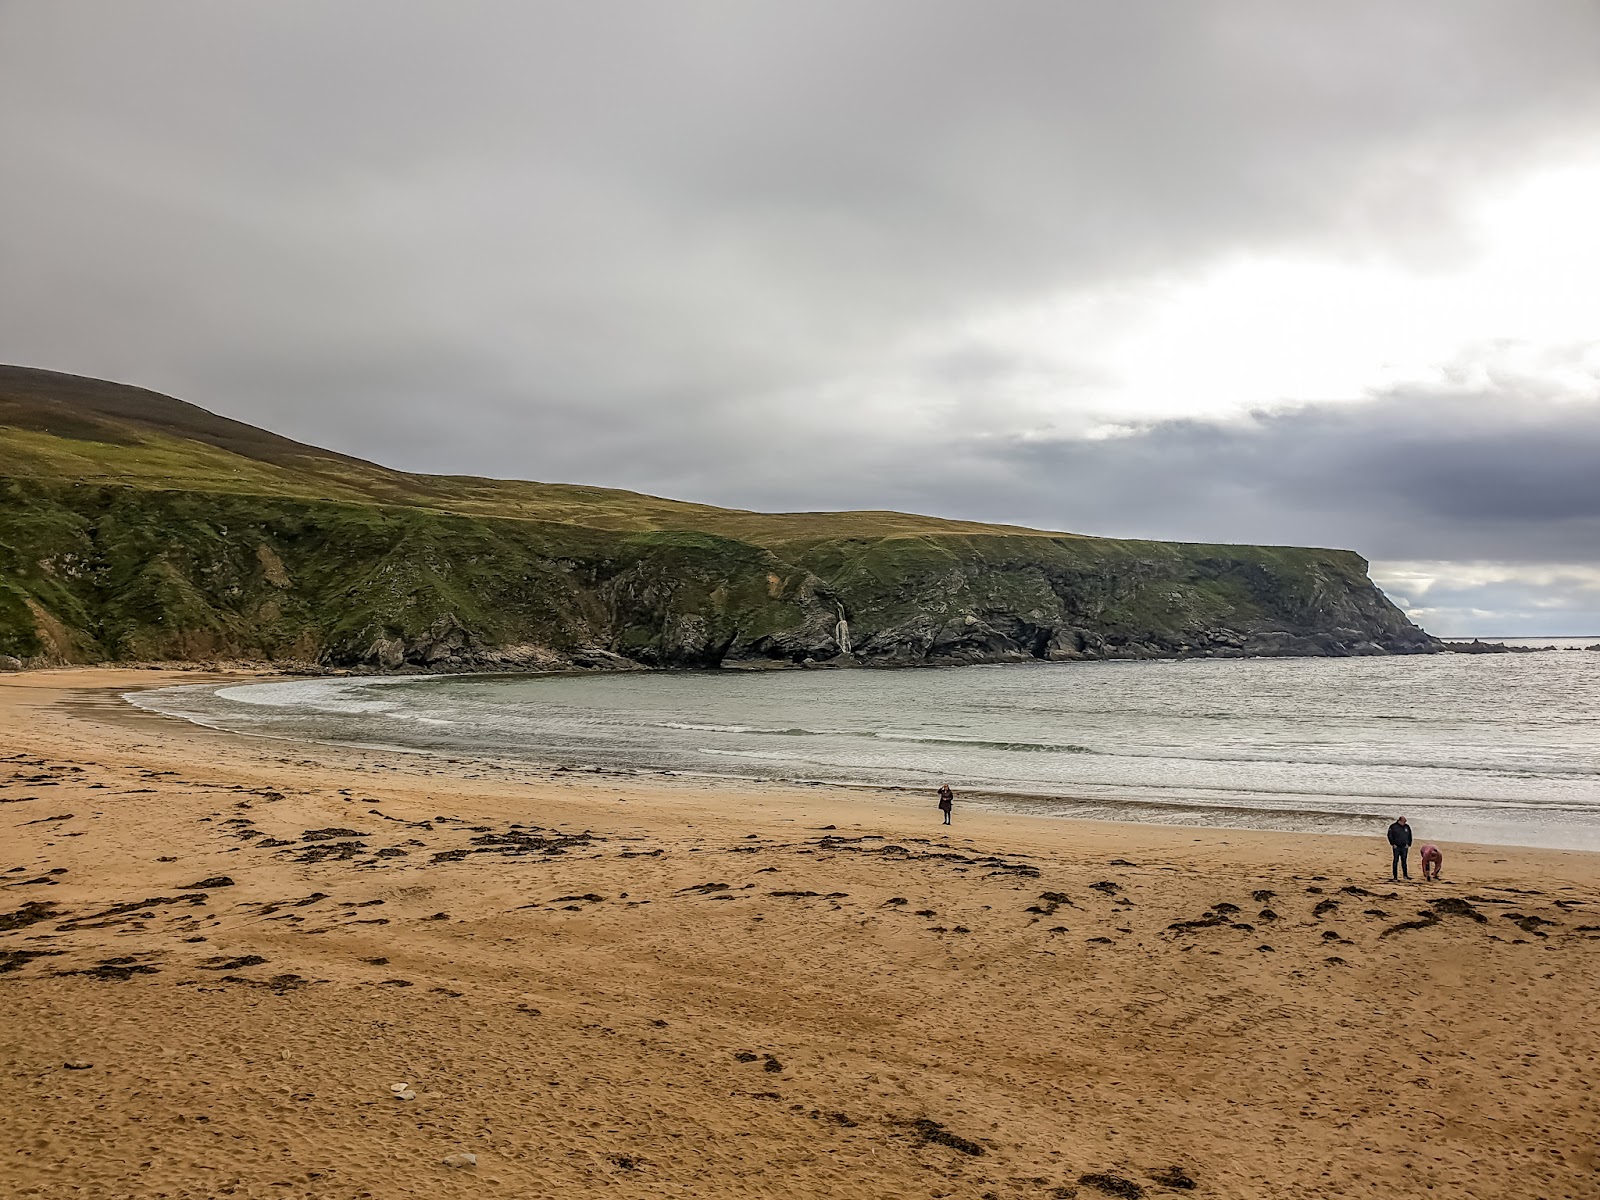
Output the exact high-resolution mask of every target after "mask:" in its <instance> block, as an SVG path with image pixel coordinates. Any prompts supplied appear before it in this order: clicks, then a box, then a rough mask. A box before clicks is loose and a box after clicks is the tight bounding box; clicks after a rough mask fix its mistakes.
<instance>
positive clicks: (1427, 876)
mask: <svg viewBox="0 0 1600 1200" xmlns="http://www.w3.org/2000/svg"><path fill="white" fill-rule="evenodd" d="M1443 869H1444V855H1443V854H1441V853H1439V847H1437V846H1424V847H1423V848H1422V878H1423V879H1424V880H1433V881H1437V880H1438V878H1439V872H1440V871H1441V870H1443Z"/></svg>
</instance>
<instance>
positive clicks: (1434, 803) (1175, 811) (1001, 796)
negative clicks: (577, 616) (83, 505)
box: [125, 664, 1600, 854]
mask: <svg viewBox="0 0 1600 1200" xmlns="http://www.w3.org/2000/svg"><path fill="white" fill-rule="evenodd" d="M999 665H1005V664H999ZM678 673H682V672H678ZM485 674H486V673H476V672H470V673H466V674H436V675H388V676H352V677H346V678H351V679H354V680H357V681H361V682H365V681H367V680H369V679H384V680H394V681H397V682H398V681H416V680H422V679H474V678H478V677H480V675H485ZM493 674H497V675H500V676H501V677H503V678H512V679H516V678H540V677H545V676H555V675H572V674H578V675H582V674H585V673H583V672H577V673H573V672H536V673H528V672H497V673H493ZM589 674H593V672H590V673H589ZM324 678H327V677H324V676H303V675H297V674H281V673H275V672H271V671H265V670H264V671H262V672H261V673H260V674H259V675H250V676H246V677H243V678H239V679H230V681H229V682H230V684H231V683H236V682H237V683H247V684H248V683H276V682H286V683H287V682H315V681H318V680H321V679H324ZM168 686H174V685H172V684H170V683H165V682H164V683H162V684H159V685H145V686H141V687H139V688H137V689H130V690H129V692H128V693H127V694H125V699H126V703H127V705H128V706H131V707H133V708H136V709H139V710H141V711H143V712H146V713H150V714H153V715H156V716H160V717H164V718H167V719H171V720H175V721H178V722H181V723H185V724H189V725H192V726H195V727H199V728H204V729H210V730H213V731H215V732H218V733H227V734H231V735H233V736H237V737H243V738H257V739H263V740H266V741H274V742H282V743H285V744H289V745H304V746H323V747H327V748H330V749H340V748H342V749H347V750H361V751H367V752H371V753H389V754H407V755H416V756H419V757H424V758H431V759H435V760H438V761H444V762H449V761H452V760H467V759H470V760H471V761H474V762H480V763H486V764H488V763H492V764H494V765H495V766H496V767H497V768H498V769H508V770H515V769H522V768H531V769H534V770H540V771H564V772H576V773H593V772H600V773H602V774H606V775H613V776H617V777H621V778H636V779H640V780H646V781H648V780H653V779H657V778H668V777H671V778H678V779H680V780H685V781H698V782H699V783H700V784H701V785H702V786H705V787H708V788H729V787H731V788H736V789H746V790H749V789H756V790H768V789H777V790H779V791H783V790H786V789H789V790H792V789H797V788H798V789H806V790H807V791H815V790H816V789H833V790H837V791H840V792H844V793H849V794H852V795H857V796H865V797H867V798H869V799H871V798H873V797H877V798H879V799H887V798H889V797H893V796H906V795H924V794H930V789H929V787H928V786H926V785H923V784H918V783H909V782H908V783H893V782H882V781H872V780H865V779H849V778H835V779H826V778H804V777H790V778H783V777H778V778H774V777H772V776H762V775H741V774H736V773H733V772H729V771H719V770H714V769H709V768H684V767H681V766H679V767H675V768H673V769H672V770H670V771H667V770H664V769H663V770H654V769H651V768H648V767H641V766H638V765H637V764H633V763H619V762H605V761H595V760H593V759H592V758H585V757H583V756H582V755H581V754H571V755H567V756H564V757H559V758H541V757H537V756H536V755H532V754H529V755H519V754H516V753H513V752H483V751H478V750H474V749H472V748H462V749H449V748H436V747H428V746H415V745H406V744H403V743H399V742H388V743H386V742H380V741H372V742H357V741H340V740H337V739H331V738H317V737H309V736H297V735H294V734H284V733H275V732H270V731H267V730H256V729H235V728H230V727H229V726H228V725H227V724H224V723H221V722H218V721H213V720H208V719H206V718H205V717H204V716H203V715H196V714H192V713H187V712H181V711H167V710H164V709H162V708H159V707H154V706H147V705H144V704H140V703H139V702H138V701H137V700H135V699H132V693H133V692H160V691H162V690H164V689H165V688H166V687H168ZM176 686H189V687H199V688H207V687H213V686H215V685H211V684H207V683H192V682H191V683H187V684H184V683H179V684H177V685H176ZM1242 761H1244V762H1246V763H1247V764H1251V765H1254V764H1255V763H1256V762H1257V761H1258V760H1253V759H1245V760H1242ZM957 782H958V790H959V795H960V797H961V800H962V802H963V805H964V806H975V807H977V808H979V809H982V810H984V811H989V812H995V813H1001V812H1004V813H1011V814H1014V815H1017V816H1024V817H1033V818H1037V819H1040V820H1046V821H1061V820H1066V821H1089V822H1102V823H1112V824H1117V825H1152V826H1157V827H1166V828H1172V829H1176V830H1183V829H1215V830H1222V831H1232V832H1238V833H1247V832H1270V833H1283V834H1290V835H1294V836H1307V835H1309V836H1315V837H1330V836H1347V837H1358V838H1359V837H1367V836H1381V834H1382V831H1383V828H1384V827H1386V826H1387V824H1388V822H1389V821H1390V820H1391V819H1392V814H1393V813H1395V812H1400V811H1406V812H1409V813H1416V814H1419V818H1420V819H1422V820H1424V821H1426V820H1427V819H1428V817H1430V816H1433V815H1434V812H1433V810H1435V809H1437V808H1439V807H1441V806H1443V807H1449V806H1456V805H1460V806H1466V805H1469V804H1471V803H1473V802H1472V801H1470V800H1467V799H1462V798H1457V797H1449V796H1421V795H1419V796H1412V797H1401V796H1395V797H1383V796H1378V795H1365V794H1361V795H1350V796H1341V795H1338V794H1333V793H1323V792H1314V791H1307V792H1303V793H1300V792H1294V791H1260V792H1256V793H1254V795H1256V796H1259V797H1261V798H1262V802H1258V803H1254V804H1252V803H1250V802H1247V801H1245V800H1243V799H1241V798H1239V797H1238V796H1236V795H1227V794H1220V795H1219V794H1207V792H1208V790H1207V789H1205V788H1201V787H1169V789H1168V790H1170V791H1172V792H1174V795H1173V796H1171V797H1168V796H1162V795H1157V796H1139V797H1134V796H1130V795H1119V794H1116V789H1114V788H1112V787H1109V786H1106V785H1096V786H1099V787H1100V788H1101V794H1093V793H1090V794H1083V793H1072V792H1065V791H1061V792H1052V791H1029V790H1024V789H1021V788H1007V787H1005V786H1003V785H995V784H992V783H982V782H978V783H974V782H970V781H969V782H966V783H964V784H962V783H959V781H957ZM1149 786H1151V787H1153V786H1154V785H1149ZM1202 796H1203V797H1204V798H1203V799H1201V798H1196V797H1202ZM1297 797H1303V798H1304V799H1306V800H1311V801H1322V802H1324V804H1325V805H1327V804H1344V805H1347V806H1348V807H1338V808H1335V807H1326V806H1324V807H1317V806H1315V805H1308V806H1304V807H1296V806H1295V800H1296V798H1297ZM1267 800H1270V801H1272V803H1265V801H1267ZM1379 802H1383V803H1385V804H1386V805H1387V806H1388V807H1387V808H1385V809H1380V810H1379V811H1377V812H1372V811H1362V810H1361V809H1360V807H1359V806H1360V805H1361V804H1363V803H1366V804H1368V805H1370V806H1373V807H1376V805H1377V804H1378V803H1379ZM1552 811H1557V810H1556V809H1554V808H1552V807H1551V806H1549V805H1531V804H1514V803H1510V802H1506V803H1504V804H1502V805H1500V806H1498V807H1485V808H1484V809H1483V810H1482V811H1481V813H1479V814H1477V815H1478V816H1479V818H1480V819H1479V820H1478V821H1476V822H1475V823H1476V824H1477V826H1478V829H1477V830H1476V831H1475V832H1478V833H1480V834H1485V833H1488V832H1489V829H1491V828H1494V827H1496V826H1498V827H1499V828H1500V829H1502V830H1504V831H1505V832H1506V834H1507V836H1505V837H1502V838H1500V839H1494V838H1489V837H1483V836H1480V837H1473V836H1470V834H1468V835H1463V834H1461V833H1460V832H1458V830H1459V828H1460V820H1459V817H1458V818H1457V819H1456V821H1454V822H1452V821H1451V818H1449V817H1446V818H1445V824H1444V826H1443V830H1444V831H1443V832H1435V833H1430V834H1429V837H1428V838H1427V839H1423V840H1433V841H1436V842H1439V843H1442V844H1444V845H1446V846H1477V847H1485V848H1487V847H1499V848H1503V849H1504V848H1512V849H1517V848H1521V849H1551V850H1573V851H1577V852H1581V853H1590V854H1600V844H1596V845H1591V846H1583V845H1575V844H1557V845H1551V844H1550V843H1549V842H1548V841H1546V842H1539V841H1533V842H1528V841H1522V840H1517V838H1518V837H1519V836H1521V837H1537V836H1538V835H1539V834H1540V833H1541V832H1542V831H1541V830H1539V829H1537V828H1534V829H1525V830H1520V831H1519V830H1518V828H1517V826H1516V822H1515V820H1507V819H1506V818H1510V817H1512V816H1513V815H1514V814H1515V813H1518V812H1543V813H1549V812H1552ZM1574 811H1576V812H1579V813H1584V812H1586V810H1584V809H1577V810H1574ZM1185 817H1186V818H1187V819H1183V818H1185ZM1496 818H1500V820H1496ZM1469 823H1471V822H1469ZM1351 825H1366V826H1369V828H1368V829H1367V830H1366V831H1364V832H1363V831H1357V830H1352V829H1351V828H1349V827H1350V826H1351ZM1590 836H1591V837H1592V836H1593V835H1592V833H1591V835H1590Z"/></svg>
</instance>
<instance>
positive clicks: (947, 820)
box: [939, 808, 950, 825]
mask: <svg viewBox="0 0 1600 1200" xmlns="http://www.w3.org/2000/svg"><path fill="white" fill-rule="evenodd" d="M939 811H940V812H942V813H944V823H945V824H946V825H948V824H950V810H949V809H948V808H941V809H940V810H939Z"/></svg>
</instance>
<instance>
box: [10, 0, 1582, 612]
mask: <svg viewBox="0 0 1600 1200" xmlns="http://www.w3.org/2000/svg"><path fill="white" fill-rule="evenodd" d="M1597 64H1600V2H1596V0H1539V2H1538V3H1527V2H1526V0H1494V2H1486V0H1406V2H1405V3H1395V2H1394V0H1378V2H1370V3H1369V2H1364V0H1341V2H1340V3H1338V4H1330V3H1324V2H1321V0H1316V2H1306V3H1297V2H1295V0H1253V2H1226V0H1218V2H1208V0H1170V2H1160V0H1136V2H1127V3H1124V2H1114V0H1096V2H1095V3H1085V2H1076V0H1037V2H1017V0H982V2H978V0H971V2H963V3H956V2H954V0H786V2H783V3H777V2H767V0H726V2H700V0H672V2H670V3H660V2H656V0H629V2H620V0H583V2H582V3H567V2H563V3H541V2H538V0H515V2H506V3H471V2H463V0H451V2H450V3H440V2H434V3H407V2H404V0H367V2H361V0H340V2H339V3H336V4H329V3H326V2H325V0H304V2H299V0H257V2H254V3H251V2H249V0H233V2H230V3H216V2H215V0H190V2H181V3H180V2H165V0H141V2H140V3H137V4H131V3H126V2H125V0H99V2H92V0H0V164H3V168H0V169H3V171H4V177H3V178H4V185H3V186H0V361H6V362H15V363H23V364H27V365H32V366H41V367H50V368H55V369H58V370H64V371H71V372H76V373H79V374H87V375H96V376H103V377H107V378H112V379H118V380H123V381H126V382H131V383H138V384H141V385H143V386H146V387H152V388H155V389H157V390H160V391H165V392H169V393H171V394H174V395H177V396H181V397H183V398H185V399H188V400H192V401H194V402H196V403H198V404H201V405H203V406H205V407H207V408H210V409H213V410H214V411H217V412H222V413H226V414H228V415H230V416H234V417H238V418H240V419H243V420H247V421H250V422H253V423H255V424H259V425H264V426H267V427H269V428H272V429H274V430H277V431H279V432H282V433H286V434H289V435H290V436H294V437H298V438H301V439H303V440H306V441H310V442H314V443H318V444H322V445H326V446H331V447H334V448H336V449H339V450H343V451H346V452H349V453H353V454H358V455H361V456H364V457H368V458H374V459H377V460H378V461H381V462H384V463H386V464H389V465H391V466H397V467H402V468H407V469H411V470H419V471H435V472H466V473H474V474H488V475H502V476H515V477H522V478H533V479H546V480H566V481H581V482H588V483H598V484H607V485H611V486H618V487H628V488H635V489H638V490H641V491H647V492H653V493H657V494H664V495H670V496H676V497H681V498H686V499H696V500H704V501H710V502H713V503H719V504H727V505H735V506H739V507H749V508H780V509H821V508H851V507H868V508H900V509H909V510H915V511H923V512H932V513H938V514H941V515H946V516H953V517H971V518H980V519H988V520H1000V521H1015V522H1021V523H1025V524H1031V525H1036V526H1041V527H1046V528H1056V529H1069V530H1074V531H1079V532H1086V533H1098V534H1107V535H1118V536H1140V537H1158V538H1181V539H1188V540H1206V541H1242V542H1253V541H1273V542H1292V543H1304V544H1315V545H1333V546H1342V547H1349V548H1352V549H1355V550H1358V551H1360V552H1361V553H1363V554H1365V555H1367V556H1368V557H1369V558H1371V559H1372V560H1373V561H1374V575H1375V576H1376V577H1377V578H1378V579H1379V580H1380V582H1382V583H1383V584H1384V585H1385V586H1386V587H1387V588H1388V590H1389V591H1390V594H1391V595H1392V596H1394V597H1395V598H1396V599H1397V600H1399V601H1400V602H1402V603H1403V604H1405V605H1406V606H1407V607H1409V608H1410V609H1411V610H1412V611H1413V613H1414V615H1416V616H1417V617H1418V619H1419V620H1420V621H1421V622H1422V623H1423V624H1424V625H1425V626H1426V627H1427V628H1429V629H1431V630H1432V631H1434V632H1436V633H1442V634H1462V633H1469V634H1470V633H1483V634H1514V633H1519V632H1527V633H1537V632H1550V633H1576V634H1589V633H1594V634H1600V469H1596V467H1597V464H1600V221H1597V219H1596V216H1595V214H1596V213H1600V65H1597Z"/></svg>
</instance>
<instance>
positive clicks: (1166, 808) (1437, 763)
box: [129, 649, 1600, 850]
mask: <svg viewBox="0 0 1600 1200" xmlns="http://www.w3.org/2000/svg"><path fill="white" fill-rule="evenodd" d="M129 699H130V700H131V701H133V702H134V703H135V704H138V705H139V706H141V707H144V708H148V709H152V710H155V711H158V712H163V713H168V714H171V715H174V716H181V717H186V718H188V719H190V720H193V721H197V722H199V723H202V724H206V725H210V726H214V727H218V728H222V729H228V730H234V731H238V732H242V733H252V734H263V735H270V736H276V737H286V738H293V739H303V740H311V741H320V742H333V743H344V744H352V745H363V746H381V747H393V748H398V749H405V750H414V751H431V752H435V753H442V754H445V755H448V756H450V757H455V758H493V759H498V760H502V761H527V762H538V763H545V764H549V763H557V764H563V765H569V766H600V767H604V768H610V769H620V770H630V771H639V772H663V771H667V772H675V773H680V774H682V773H701V774H714V775H727V776H735V777H742V778H750V779H760V780H773V781H788V782H825V783H833V784H862V785H871V786H879V787H884V786H888V787H897V788H909V789H915V790H919V791H925V792H927V793H928V796H929V797H930V799H929V803H930V804H931V803H932V799H931V797H932V794H933V791H934V789H936V788H937V787H938V785H939V784H940V783H941V782H948V783H949V784H950V785H951V786H952V787H953V788H954V789H955V790H956V793H957V796H958V803H959V804H979V805H983V806H987V807H995V808H1003V809H1013V810H1026V811H1031V812H1041V813H1049V814H1056V815H1061V816H1076V817H1094V818H1100V819H1111V820H1136V821H1150V822H1158V823H1162V824H1167V825H1192V826H1223V827H1241V828H1266V829H1282V830H1301V831H1308V832H1310V831H1328V832H1341V833H1356V832H1361V833H1371V832H1374V831H1375V830H1380V829H1381V828H1382V826H1383V825H1385V824H1387V822H1388V821H1390V820H1392V819H1393V818H1394V817H1395V816H1398V815H1400V814H1405V815H1406V816H1407V817H1408V818H1409V819H1410V820H1411V823H1412V825H1413V826H1414V827H1416V829H1417V832H1418V836H1419V838H1421V839H1424V840H1427V839H1439V840H1454V841H1473V842H1490V843H1502V844H1512V845H1524V846H1544V847H1563V848H1574V849H1588V850H1600V652H1591V651H1585V650H1567V649H1563V650H1552V651H1548V652H1545V653H1535V654H1493V655H1465V654H1440V655H1428V656H1417V657H1392V658H1390V657H1384V658H1337V659H1334V658H1329V659H1307V658H1298V659H1226V660H1219V659H1193V660H1186V661H1152V662H1080V663H1038V664H1008V665H1003V666H982V667H961V668H948V669H937V670H911V669H902V670H817V671H792V672H769V673H745V672H728V671H706V672H638V673H628V674H604V675H582V676H574V675H566V676H550V675H546V676H483V675H478V676H448V677H437V676H436V677H401V678H396V677H388V678H332V679H312V680H298V681H289V682H279V683H259V684H246V685H233V686H222V687H218V686H210V685H202V686H186V687H178V688H166V689H160V690H156V691H150V692H140V693H132V694H130V696H129Z"/></svg>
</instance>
